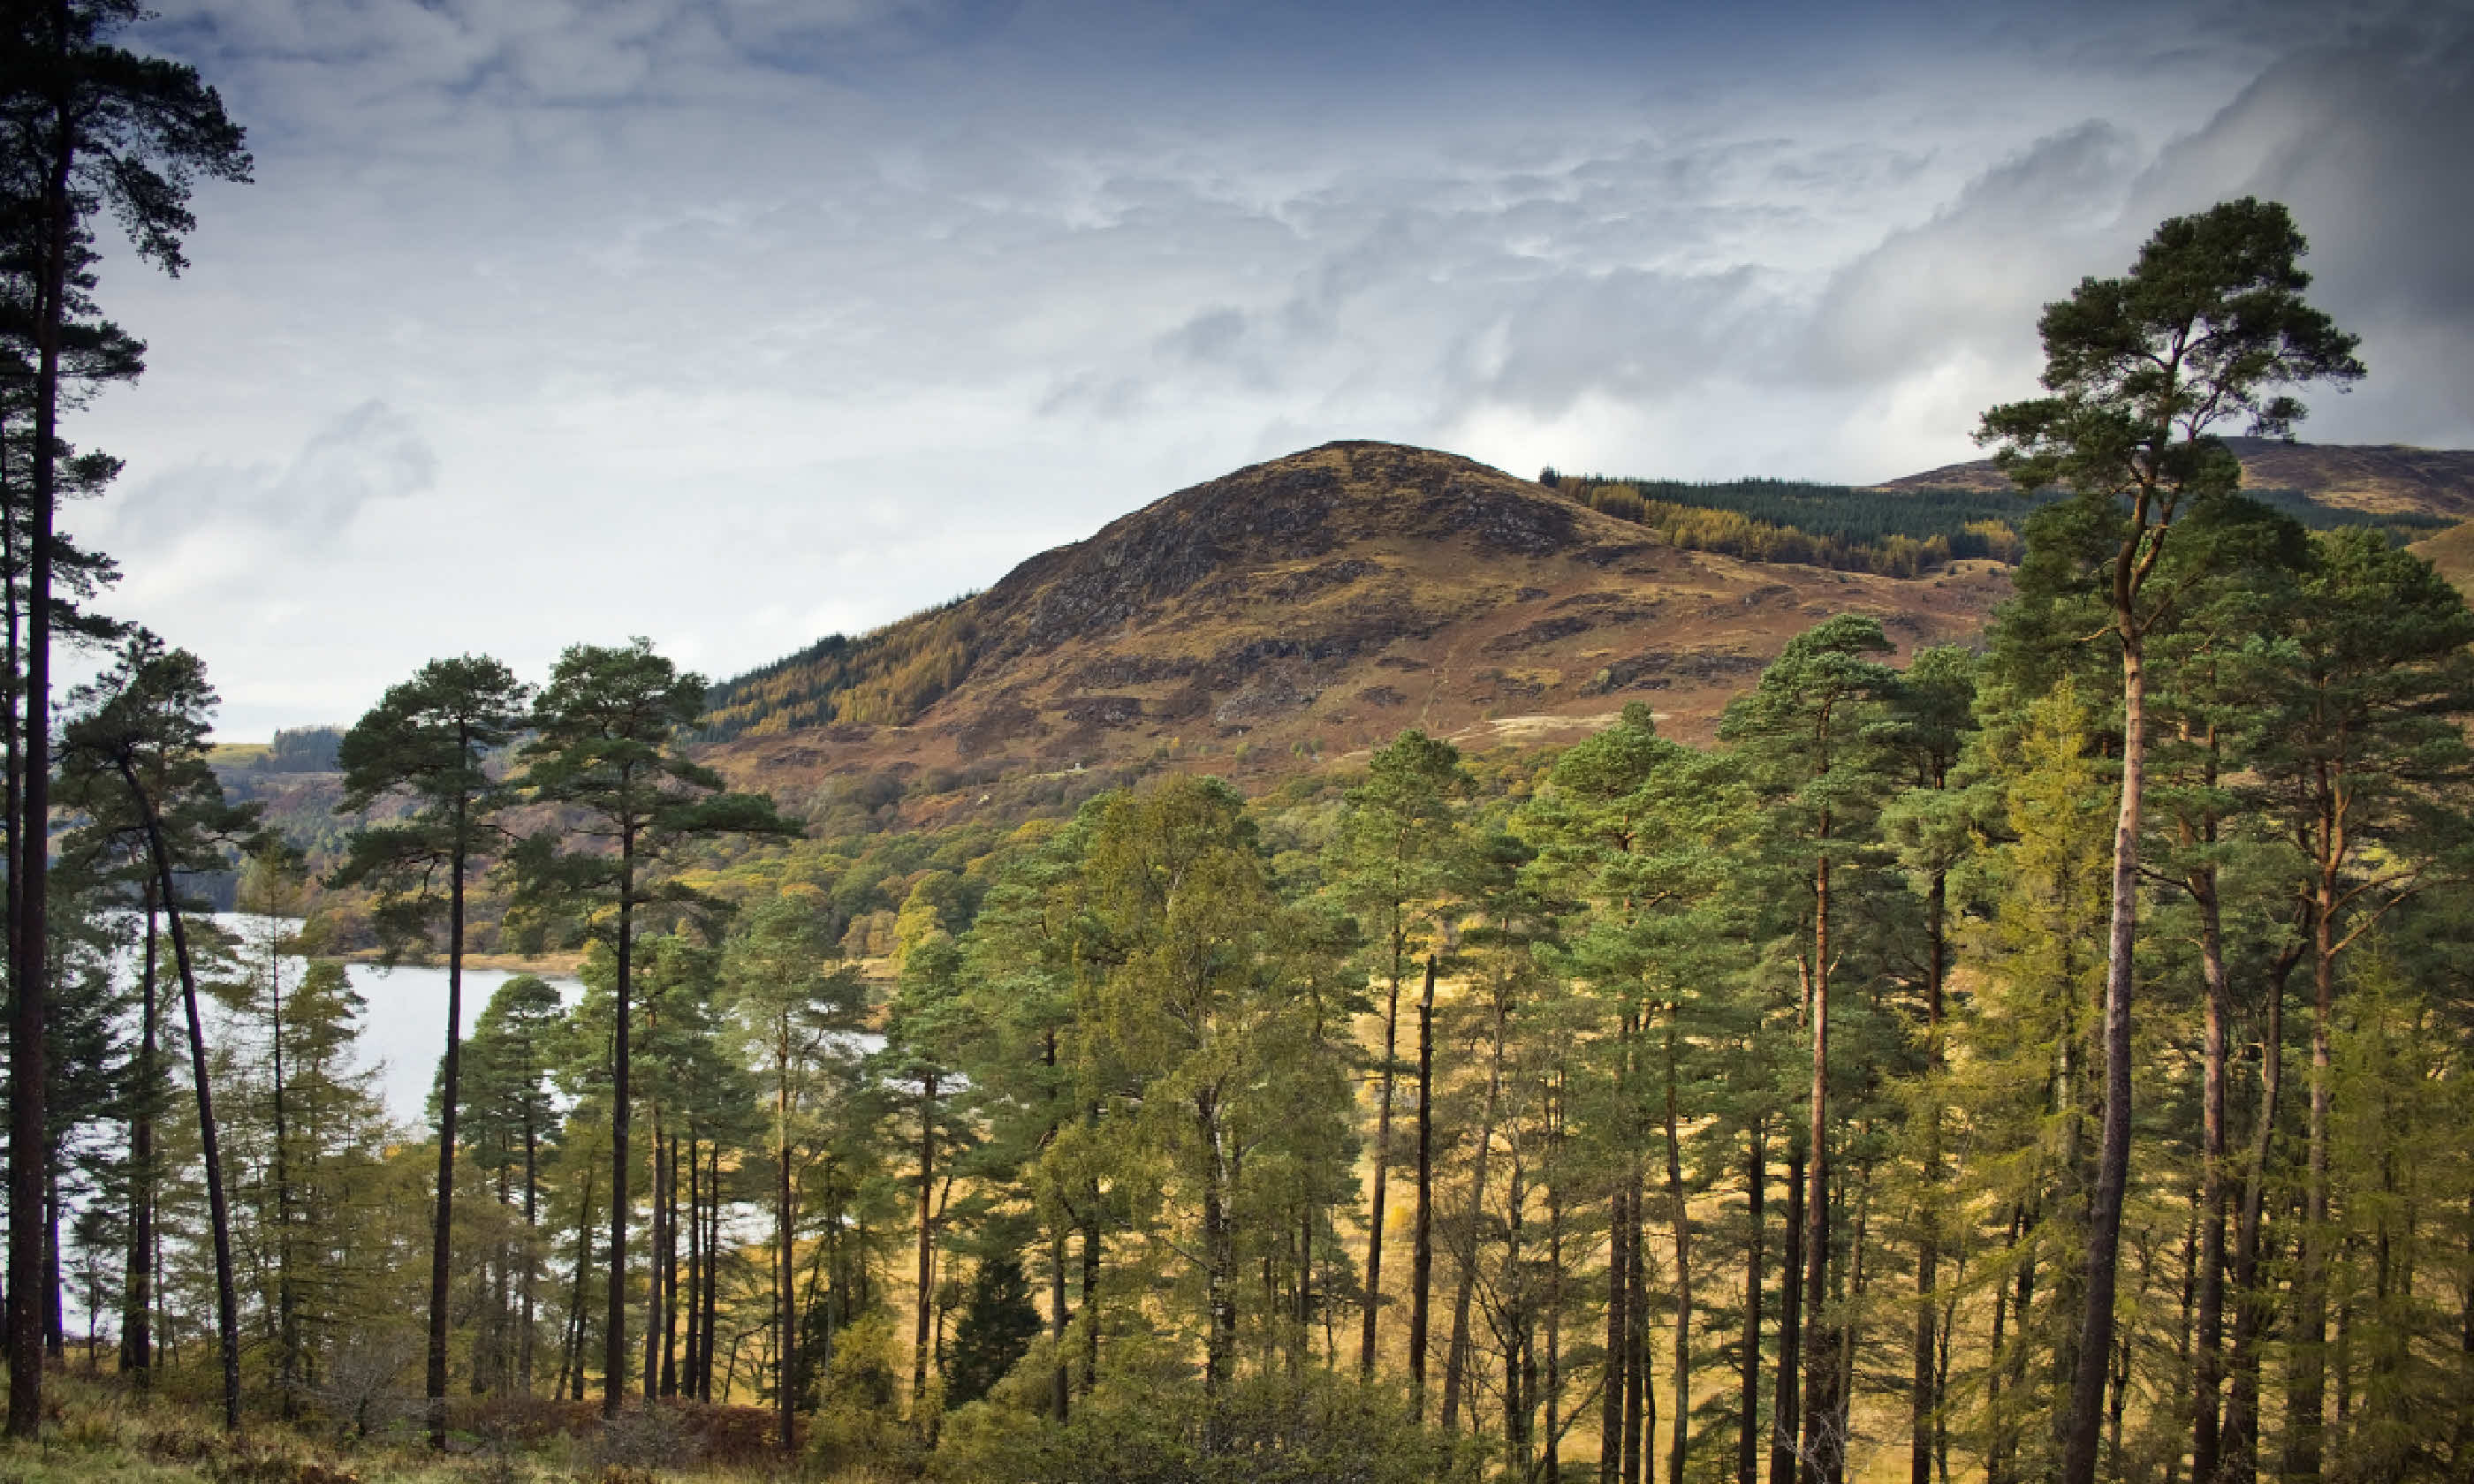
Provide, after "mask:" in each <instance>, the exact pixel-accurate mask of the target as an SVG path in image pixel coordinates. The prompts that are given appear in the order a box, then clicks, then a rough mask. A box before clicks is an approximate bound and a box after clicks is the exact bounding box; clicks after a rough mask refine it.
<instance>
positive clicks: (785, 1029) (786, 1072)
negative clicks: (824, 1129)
mask: <svg viewBox="0 0 2474 1484" xmlns="http://www.w3.org/2000/svg"><path fill="white" fill-rule="evenodd" d="M777 1029H778V1032H779V1035H780V1038H781V1043H780V1045H779V1046H777V1047H776V1050H777V1051H778V1052H779V1053H780V1056H779V1062H778V1066H779V1070H780V1079H779V1080H778V1081H777V1082H776V1083H775V1084H774V1091H773V1176H774V1185H773V1261H774V1269H773V1271H774V1275H775V1277H774V1282H773V1324H774V1335H775V1339H774V1345H773V1393H774V1402H773V1404H774V1411H775V1414H776V1431H775V1443H776V1446H778V1447H779V1448H781V1450H782V1456H783V1457H785V1458H788V1457H791V1456H793V1454H794V1453H795V1451H796V1448H797V1444H796V1441H795V1427H796V1423H795V1418H794V1413H793V1410H792V1407H793V1403H794V1401H795V1400H796V1399H795V1398H794V1396H793V1395H792V1387H791V1384H790V1382H791V1376H792V1371H791V1350H792V1347H793V1346H794V1345H796V1343H797V1341H798V1320H797V1316H796V1315H795V1314H793V1313H792V1311H791V1304H792V1302H793V1301H792V1298H791V1292H790V1284H791V1281H792V1279H793V1277H794V1276H795V1269H794V1268H793V1267H792V1265H791V1221H792V1219H793V1217H794V1216H795V1214H796V1212H795V1210H794V1209H793V1207H792V1206H791V1189H790V1023H789V1017H788V1012H785V1013H784V1015H783V1017H782V1020H781V1022H780V1024H779V1026H778V1027H777Z"/></svg>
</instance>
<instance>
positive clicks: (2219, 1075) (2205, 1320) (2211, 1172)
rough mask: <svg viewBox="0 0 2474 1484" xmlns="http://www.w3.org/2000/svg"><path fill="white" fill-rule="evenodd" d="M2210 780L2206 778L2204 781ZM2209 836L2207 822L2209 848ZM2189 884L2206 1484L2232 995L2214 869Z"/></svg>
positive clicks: (2219, 1373) (2207, 1479) (2211, 1464)
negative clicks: (2198, 998) (2199, 1045)
mask: <svg viewBox="0 0 2474 1484" xmlns="http://www.w3.org/2000/svg"><path fill="white" fill-rule="evenodd" d="M2214 781H2215V780H2214V778H2213V774H2212V776H2211V778H2210V782H2212V783H2213V782H2214ZM2214 834H2215V830H2214V827H2213V821H2211V827H2210V829H2209V835H2210V837H2211V843H2213V836H2214ZM2191 887H2192V891H2191V898H2192V900H2193V901H2194V902H2195V903H2196V904H2197V906H2198V909H2199V968H2200V975H2201V977H2202V978H2203V979H2204V980H2205V981H2206V985H2207V1025H2206V1030H2205V1032H2204V1050H2203V1052H2202V1061H2203V1065H2202V1066H2201V1068H2200V1094H2199V1123H2200V1152H2199V1158H2200V1175H2199V1183H2200V1188H2199V1255H2198V1260H2197V1266H2196V1270H2195V1273H2194V1274H2193V1277H2194V1279H2195V1282H2194V1284H2193V1287H2194V1289H2195V1294H2194V1299H2195V1304H2196V1306H2197V1317H2196V1319H2195V1330H2194V1333H2193V1336H2192V1357H2191V1358H2192V1367H2191V1383H2192V1392H2193V1397H2192V1420H2191V1477H2192V1480H2193V1481H2194V1484H2213V1481H2214V1480H2215V1478H2216V1476H2217V1457H2218V1447H2219V1404H2220V1402H2221V1400H2222V1392H2223V1389H2224V1373H2225V1356H2224V1303H2225V1035H2226V1022H2227V1021H2229V1020H2230V1019H2231V1018H2232V1016H2233V994H2232V990H2231V987H2230V986H2229V985H2228V983H2227V981H2226V978H2225V951H2224V925H2223V920H2222V914H2221V913H2220V911H2219V904H2218V900H2217V873H2216V867H2215V866H2214V865H2209V866H2206V867H2204V868H2202V869H2201V870H2199V871H2196V872H2194V873H2193V874H2192V879H2191Z"/></svg>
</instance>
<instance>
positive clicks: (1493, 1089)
mask: <svg viewBox="0 0 2474 1484" xmlns="http://www.w3.org/2000/svg"><path fill="white" fill-rule="evenodd" d="M1510 1013H1511V1007H1510V1006H1509V1004H1508V1003H1506V1001H1505V999H1504V998H1503V996H1502V995H1500V994H1498V995H1497V996H1496V998H1495V1003H1494V1049H1493V1053H1492V1058H1491V1060H1490V1061H1489V1062H1488V1064H1487V1072H1486V1110H1485V1113H1484V1114H1483V1115H1482V1116H1481V1117H1480V1118H1479V1119H1478V1130H1477V1155H1476V1158H1475V1159H1474V1160H1472V1161H1470V1169H1469V1204H1468V1220H1467V1223H1466V1224H1465V1226H1464V1228H1463V1231H1462V1236H1461V1242H1460V1252H1459V1254H1458V1256H1459V1259H1460V1276H1459V1279H1458V1281H1456V1282H1455V1283H1454V1284H1453V1287H1452V1337H1451V1344H1450V1347H1449V1348H1448V1349H1447V1350H1445V1351H1444V1352H1443V1430H1444V1431H1445V1432H1449V1431H1451V1430H1452V1428H1453V1426H1454V1424H1457V1423H1458V1421H1459V1420H1460V1409H1461V1386H1462V1383H1463V1382H1464V1381H1465V1380H1466V1379H1467V1374H1468V1352H1469V1297H1470V1294H1471V1293H1472V1291H1473V1290H1474V1288H1475V1287H1476V1283H1477V1239H1478V1227H1479V1225H1480V1223H1481V1222H1482V1220H1483V1219H1484V1217H1485V1214H1486V1183H1487V1161H1488V1160H1489V1158H1490V1157H1491V1156H1492V1154H1493V1152H1494V1119H1495V1112H1496V1109H1497V1108H1498V1106H1499V1105H1500V1102H1501V1098H1502V1094H1503V1039H1504V1030H1505V1021H1506V1018H1507V1017H1508V1016H1509V1015H1510Z"/></svg>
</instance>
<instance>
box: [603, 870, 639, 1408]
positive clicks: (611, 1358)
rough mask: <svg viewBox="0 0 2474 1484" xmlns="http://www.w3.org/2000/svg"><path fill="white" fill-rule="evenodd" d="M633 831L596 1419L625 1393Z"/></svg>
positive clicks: (623, 909) (621, 924)
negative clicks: (607, 1289) (606, 1289)
mask: <svg viewBox="0 0 2474 1484" xmlns="http://www.w3.org/2000/svg"><path fill="white" fill-rule="evenodd" d="M635 911H636V833H635V830H634V829H633V828H627V829H622V830H621V831H620V832H619V836H618V995H617V999H618V1004H617V1006H616V1007H615V1008H616V1010H617V1013H618V1024H617V1026H616V1028H615V1030H614V1032H613V1035H612V1038H611V1045H610V1292H609V1294H608V1295H607V1296H606V1301H605V1303H604V1304H603V1308H604V1311H605V1312H604V1315H603V1319H602V1324H603V1326H604V1327H605V1328H604V1332H603V1334H602V1336H601V1415H602V1417H603V1418H605V1419H607V1418H612V1417H616V1416H618V1399H619V1397H620V1396H621V1395H623V1394H624V1393H625V1391H626V1389H627V1178H628V1176H629V1175H631V1174H633V1173H634V1172H633V1171H632V1170H630V1169H629V1168H628V1167H627V1120H628V1116H629V1113H630V1109H629V1107H628V1101H627V1099H628V1089H627V1049H628V1048H627V1012H628V1005H627V996H628V993H629V991H630V990H631V989H632V988H633V987H634V979H633V975H632V973H631V970H632V969H633V967H634V964H633V954H634V950H635V946H636V942H635V926H636V922H635Z"/></svg>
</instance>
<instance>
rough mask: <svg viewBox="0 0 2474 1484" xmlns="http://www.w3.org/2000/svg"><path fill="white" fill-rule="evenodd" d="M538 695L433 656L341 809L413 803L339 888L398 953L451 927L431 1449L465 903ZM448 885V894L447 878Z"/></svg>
mask: <svg viewBox="0 0 2474 1484" xmlns="http://www.w3.org/2000/svg"><path fill="white" fill-rule="evenodd" d="M525 695H526V689H525V687H524V686H523V685H521V684H519V683H518V682H517V681H516V678H515V676H514V674H513V673H512V672H510V671H509V670H508V669H507V667H506V666H505V665H502V664H500V663H499V662H498V661H497V660H495V659H490V658H477V657H474V656H471V655H466V656H463V657H461V658H454V659H433V660H431V661H430V662H429V663H428V664H426V665H424V666H423V667H422V669H421V671H420V673H419V674H417V675H415V676H414V677H413V678H412V679H411V680H409V681H406V682H403V683H401V684H400V685H396V686H394V687H392V688H390V689H389V690H388V691H387V693H386V694H385V696H383V697H382V698H380V700H379V701H378V704H377V705H376V706H374V707H372V708H371V710H370V712H369V714H368V715H366V716H364V717H362V718H361V720H360V721H359V722H358V723H357V724H355V725H354V726H353V728H352V730H350V731H348V732H346V733H345V734H344V739H343V742H342V744H341V746H340V747H339V749H338V750H337V761H338V763H339V764H340V766H341V768H342V771H343V774H344V792H343V797H342V799H341V800H340V801H339V802H337V804H336V809H337V811H338V812H340V813H345V814H362V813H366V812H367V811H368V810H369V808H370V806H371V805H372V804H375V803H376V802H379V801H380V800H392V799H396V798H400V799H402V800H403V801H405V802H408V803H409V804H410V808H409V809H407V810H406V811H405V812H404V814H403V815H402V816H401V817H400V818H399V819H396V820H392V821H389V822H387V823H385V824H380V825H373V826H364V827H362V828H360V829H357V830H355V831H353V833H352V839H351V843H350V846H349V848H348V849H349V853H348V854H347V856H346V858H345V861H344V864H343V865H342V866H340V867H339V868H337V870H336V872H335V874H334V877H333V883H332V884H334V885H335V886H338V887H351V886H359V885H371V886H375V887H376V889H377V893H378V902H377V908H376V913H375V916H376V921H377V923H378V926H379V929H380V931H381V933H382V934H383V935H384V937H385V939H386V941H387V944H388V950H389V953H390V956H392V955H393V954H394V953H395V952H397V951H399V950H400V947H401V946H402V945H405V944H407V943H415V944H424V945H425V943H426V941H427V938H428V934H429V931H430V929H431V927H432V925H433V924H434V923H435V922H436V921H437V919H438V917H439V915H440V914H441V913H442V912H443V913H444V914H445V916H446V931H447V1054H446V1057H445V1059H444V1061H443V1062H442V1064H441V1071H440V1075H441V1077H442V1079H443V1080H442V1084H441V1095H440V1098H439V1102H438V1197H437V1214H436V1216H435V1218H434V1220H433V1222H432V1224H431V1246H432V1251H431V1254H430V1259H429V1357H428V1358H429V1367H428V1373H427V1384H428V1396H429V1446H430V1447H431V1448H445V1447H446V1446H447V1328H448V1313H447V1281H448V1275H449V1267H450V1264H451V1262H452V1246H453V1242H452V1239H451V1233H452V1231H453V1215H454V1206H455V1142H456V1140H455V1118H456V1114H457V1113H458V1112H460V1110H461V1103H460V1099H461V1096H462V1094H461V1092H460V1091H459V1090H458V1087H457V1082H458V1078H459V1076H460V1075H461V1070H462V1032H463V1026H464V1020H463V1016H464V905H465V904H464V897H465V886H466V882H467V879H468V877H469V876H470V874H472V872H473V870H474V868H475V867H476V866H477V865H478V864H479V863H480V862H481V860H482V859H483V858H485V857H487V856H488V855H489V854H491V853H492V852H493V850H495V848H496V847H497V846H498V845H499V844H500V842H501V839H502V837H501V835H500V832H499V830H498V829H497V824H496V822H495V820H494V818H493V816H494V815H496V814H497V811H498V810H499V809H500V808H502V807H504V806H505V804H506V803H507V802H509V801H510V799H511V797H512V793H511V790H509V789H508V788H507V786H506V785H505V784H504V783H503V782H502V781H500V780H498V779H496V778H492V777H491V776H490V771H489V767H488V764H489V760H490V756H491V754H493V753H494V752H496V751H497V750H498V749H500V748H502V747H504V746H505V745H506V743H507V742H508V741H509V739H511V738H512V737H513V736H514V735H515V732H516V729H517V727H518V726H519V725H520V724H521V721H522V718H523V706H524V699H525ZM442 872H443V873H444V874H445V875H446V877H447V890H446V892H445V893H444V894H443V895H442V894H441V893H440V892H439V891H438V890H437V889H436V882H437V877H438V875H439V874H440V873H442Z"/></svg>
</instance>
